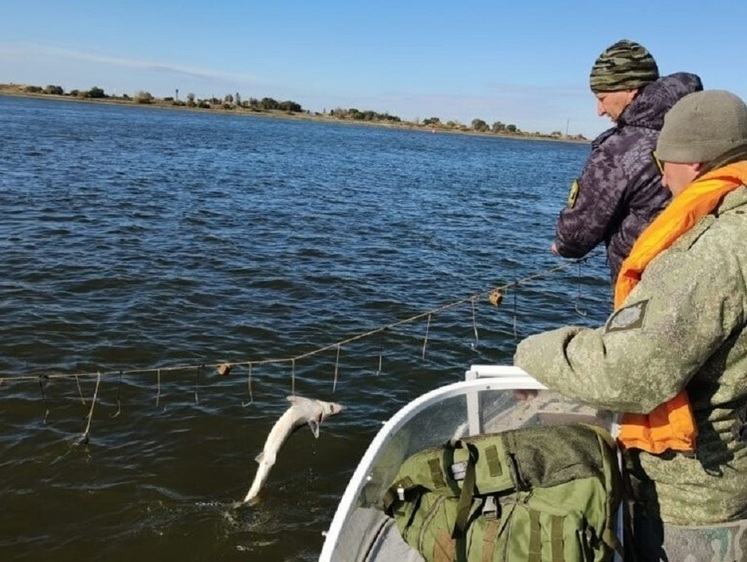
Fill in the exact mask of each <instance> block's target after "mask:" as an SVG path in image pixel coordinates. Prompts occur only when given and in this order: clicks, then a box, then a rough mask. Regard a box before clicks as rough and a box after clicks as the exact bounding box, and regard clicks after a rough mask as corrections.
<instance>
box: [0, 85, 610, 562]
mask: <svg viewBox="0 0 747 562" xmlns="http://www.w3.org/2000/svg"><path fill="white" fill-rule="evenodd" d="M0 130H2V135H0V209H1V210H2V215H1V216H0V266H1V267H2V275H1V276H0V311H1V312H2V324H0V379H1V380H0V498H1V500H2V510H1V511H0V559H2V560H45V561H47V560H48V561H63V560H76V561H79V560H107V561H119V560H122V561H130V560H133V559H137V558H138V557H139V559H141V560H263V561H264V560H267V561H274V560H315V559H316V558H317V556H318V554H319V552H320V550H321V545H322V541H323V537H322V532H323V531H324V530H325V529H326V528H327V526H328V525H329V522H330V521H331V519H332V516H333V513H334V509H335V506H336V502H337V500H338V498H339V497H340V496H341V494H342V492H343V490H344V488H345V484H346V483H347V481H348V478H349V477H350V475H351V474H352V472H353V470H354V469H355V466H356V463H357V461H358V459H359V458H360V456H361V455H362V454H363V452H364V451H365V448H366V446H367V445H368V443H369V442H370V441H371V439H372V438H373V436H374V435H375V433H376V431H377V429H378V428H379V427H380V425H381V423H382V422H383V421H385V420H386V419H387V418H388V417H390V416H391V415H392V414H393V413H394V412H395V411H396V409H397V408H398V407H399V406H401V405H403V404H404V403H406V402H407V401H409V400H411V399H413V398H415V397H417V396H418V395H419V394H421V393H423V392H425V391H428V390H430V389H433V388H435V387H436V386H439V385H443V384H446V383H449V382H453V381H456V380H460V379H461V378H462V377H463V375H464V371H465V370H466V369H467V368H468V367H469V365H470V364H474V363H510V362H511V357H512V354H513V350H514V348H515V345H516V341H517V339H518V338H521V337H522V336H526V335H528V334H530V333H534V332H537V331H540V330H544V329H549V328H552V327H557V326H560V325H563V324H568V323H574V324H581V325H595V324H597V323H599V322H601V321H602V320H603V319H604V318H605V317H606V315H607V313H608V312H609V310H610V306H611V297H610V288H609V282H608V273H607V269H606V265H605V263H604V255H603V252H602V251H599V250H598V251H596V252H595V253H593V254H592V256H591V257H590V259H589V260H587V261H586V262H584V263H582V264H570V265H569V267H566V268H563V269H560V270H558V271H555V272H552V273H550V272H548V270H550V269H551V268H555V267H557V266H561V265H563V264H567V263H569V262H565V261H564V260H562V259H560V258H558V257H556V256H553V255H552V254H551V253H550V252H549V246H550V243H551V241H552V236H553V232H554V223H555V219H556V217H557V213H558V211H559V209H560V208H561V207H562V205H563V204H564V203H565V198H566V195H567V190H568V187H569V186H570V183H571V181H572V180H573V178H574V177H575V176H576V175H577V174H578V173H579V172H580V170H581V167H582V165H583V162H584V160H585V158H586V156H587V154H588V150H589V147H588V145H584V144H572V143H560V142H544V141H529V140H516V139H501V138H496V137H490V136H471V135H458V134H446V133H439V134H431V133H427V132H422V131H406V130H396V129H387V128H379V127H366V126H355V125H345V124H327V123H313V122H301V121H294V120H285V119H268V118H262V117H241V116H235V115H230V114H219V113H215V112H210V113H201V112H197V111H169V110H159V109H153V108H144V107H122V106H109V105H95V104H86V103H74V102H67V101H52V100H40V99H21V98H8V97H0ZM537 272H544V274H543V276H541V277H537V278H533V279H527V277H529V276H531V275H533V274H535V273H537ZM517 281H520V284H519V285H518V286H514V285H512V286H511V287H510V288H509V289H508V290H507V291H505V296H504V299H503V304H502V305H501V306H499V307H494V306H492V305H491V304H490V303H489V302H488V300H487V296H486V295H487V293H486V291H489V290H490V289H491V288H492V287H495V286H501V285H505V284H513V283H515V282H517ZM476 295H479V297H478V296H476ZM473 296H475V298H471V297H473ZM452 304H453V306H449V305H452ZM428 311H433V313H432V314H431V315H430V316H428V315H426V316H420V317H419V318H418V319H417V320H412V321H409V319H411V318H413V317H416V316H419V315H421V314H423V313H427V312H428ZM400 321H402V323H401V324H398V325H397V326H392V327H391V328H389V329H386V330H381V328H383V327H385V326H390V325H391V324H394V323H397V322H400ZM369 332H371V333H370V335H368V336H365V337H363V336H361V337H360V338H357V336H358V335H362V334H366V333H369ZM345 340H353V341H349V342H347V343H345V344H343V345H340V346H339V347H338V346H337V345H335V344H336V343H337V342H342V341H345ZM319 349H325V351H321V352H318V353H312V352H314V351H315V350H319ZM338 350H339V351H338ZM307 354H310V355H307ZM270 359H274V360H277V361H276V362H273V363H268V362H266V361H267V360H270ZM222 362H228V363H231V364H236V366H235V367H234V368H233V369H232V370H231V372H230V374H229V375H227V376H220V375H218V374H217V373H216V370H215V366H216V365H217V364H219V363H222ZM250 366H251V368H250ZM76 374H77V375H79V376H77V377H75V376H73V375H76ZM61 375H62V376H61ZM291 393H296V394H299V395H302V396H311V397H315V398H319V399H325V400H334V401H336V402H340V403H342V404H344V405H345V406H346V408H347V409H346V411H345V412H344V413H343V414H340V415H338V416H335V417H333V418H330V419H328V420H327V421H326V422H325V423H324V424H323V425H322V431H321V435H320V437H319V439H317V440H315V439H314V438H313V436H312V434H311V432H310V431H308V430H306V429H302V430H301V431H299V432H297V433H295V434H294V435H293V436H292V437H291V438H290V440H289V441H288V442H287V443H286V445H285V446H284V448H283V449H282V450H281V453H280V456H279V458H278V461H277V464H276V465H275V467H274V468H273V470H272V472H271V473H270V477H269V480H268V482H267V484H266V486H265V488H264V490H263V492H262V494H261V496H260V502H259V503H258V504H257V505H254V506H248V507H239V508H237V507H235V506H234V502H235V501H236V500H239V499H241V498H243V496H244V494H245V493H246V491H247V489H248V487H249V484H250V483H251V480H252V478H253V476H254V471H255V467H256V463H255V462H254V457H255V456H256V455H257V454H258V453H259V451H260V450H261V448H262V444H263V443H264V440H265V437H266V436H267V433H268V432H269V430H270V428H271V427H272V425H273V423H274V422H275V421H276V419H277V418H278V417H279V416H280V415H281V414H282V412H283V411H284V410H285V409H286V408H287V406H288V403H287V402H286V400H285V397H286V396H288V395H289V394H291ZM94 398H95V400H94ZM89 416H90V425H89ZM86 429H87V431H86ZM84 435H85V436H86V437H87V439H85V440H82V439H81V438H82V437H83V436H84Z"/></svg>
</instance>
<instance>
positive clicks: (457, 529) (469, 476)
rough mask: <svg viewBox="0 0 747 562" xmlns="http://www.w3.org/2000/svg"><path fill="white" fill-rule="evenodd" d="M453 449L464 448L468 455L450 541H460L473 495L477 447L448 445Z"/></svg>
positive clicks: (461, 444)
mask: <svg viewBox="0 0 747 562" xmlns="http://www.w3.org/2000/svg"><path fill="white" fill-rule="evenodd" d="M449 445H450V446H451V447H453V448H454V449H461V448H463V447H464V448H466V449H467V452H468V454H469V459H467V471H466V472H465V475H464V480H463V481H462V493H461V494H459V503H458V504H457V515H456V521H454V530H453V531H452V533H451V538H452V539H461V538H462V537H464V534H465V531H466V530H467V520H468V519H469V512H470V508H471V507H472V498H473V497H474V495H475V463H476V462H477V447H475V446H474V445H472V444H470V443H464V442H462V441H454V442H453V443H449Z"/></svg>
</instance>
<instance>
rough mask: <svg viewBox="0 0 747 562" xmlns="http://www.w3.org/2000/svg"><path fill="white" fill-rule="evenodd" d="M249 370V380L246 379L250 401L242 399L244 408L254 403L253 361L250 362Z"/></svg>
mask: <svg viewBox="0 0 747 562" xmlns="http://www.w3.org/2000/svg"><path fill="white" fill-rule="evenodd" d="M247 370H248V371H249V375H248V376H247V380H246V388H247V390H248V391H249V402H244V401H243V400H242V401H241V407H242V408H246V407H247V406H249V405H250V404H253V403H254V396H253V395H252V364H251V363H249V365H248V366H247Z"/></svg>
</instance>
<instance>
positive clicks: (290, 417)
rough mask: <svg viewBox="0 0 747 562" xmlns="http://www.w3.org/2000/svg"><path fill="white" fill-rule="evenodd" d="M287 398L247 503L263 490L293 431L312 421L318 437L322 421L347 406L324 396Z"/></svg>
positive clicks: (260, 456) (269, 436) (245, 499)
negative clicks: (325, 398) (317, 398)
mask: <svg viewBox="0 0 747 562" xmlns="http://www.w3.org/2000/svg"><path fill="white" fill-rule="evenodd" d="M287 400H288V402H290V403H291V407H290V408H288V409H287V410H286V411H285V413H284V414H283V415H282V416H280V419H279V420H278V421H276V422H275V425H274V426H272V429H271V430H270V434H269V435H268V436H267V440H266V441H265V446H264V449H263V450H262V452H261V453H260V454H259V455H257V458H256V461H257V462H258V463H259V468H257V474H256V475H255V476H254V482H252V487H251V488H249V492H247V494H246V497H245V498H244V501H243V503H247V502H249V501H251V500H253V499H254V498H256V497H257V494H259V490H260V489H261V488H262V486H263V485H264V483H265V481H266V480H267V476H268V474H269V473H270V469H271V468H272V465H274V464H275V460H276V458H277V454H278V451H279V450H280V447H282V446H283V443H285V441H286V439H288V437H289V436H290V434H291V433H293V432H294V431H295V430H296V429H299V428H300V427H303V426H304V425H305V424H308V425H309V427H310V428H311V432H312V433H313V434H314V437H316V438H317V439H318V438H319V425H320V424H321V423H322V422H323V421H324V420H325V419H326V418H327V417H329V416H331V415H333V414H337V413H339V412H342V410H343V409H344V407H343V406H341V405H340V404H335V403H334V402H323V401H322V400H313V399H310V398H302V397H301V396H288V397H287Z"/></svg>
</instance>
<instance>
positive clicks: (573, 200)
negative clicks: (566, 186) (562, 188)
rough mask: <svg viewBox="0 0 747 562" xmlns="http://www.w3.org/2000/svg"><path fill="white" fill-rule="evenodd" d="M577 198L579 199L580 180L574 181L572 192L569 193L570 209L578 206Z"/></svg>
mask: <svg viewBox="0 0 747 562" xmlns="http://www.w3.org/2000/svg"><path fill="white" fill-rule="evenodd" d="M576 197H578V180H573V183H572V184H571V191H570V192H569V193H568V206H569V207H570V208H573V206H574V205H575V204H576Z"/></svg>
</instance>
